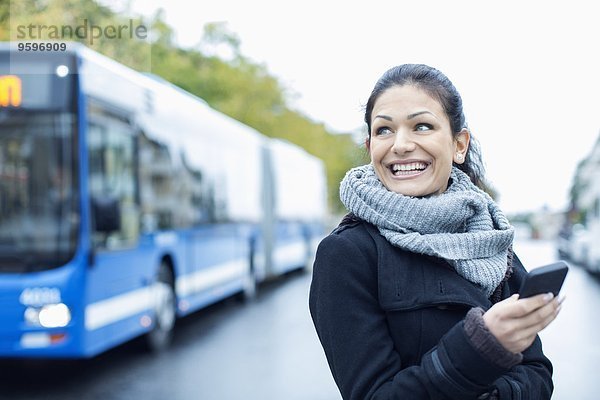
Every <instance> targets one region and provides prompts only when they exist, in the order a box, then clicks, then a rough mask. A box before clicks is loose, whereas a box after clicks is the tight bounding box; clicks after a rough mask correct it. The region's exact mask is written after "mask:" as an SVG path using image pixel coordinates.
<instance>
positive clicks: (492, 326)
mask: <svg viewBox="0 0 600 400" xmlns="http://www.w3.org/2000/svg"><path fill="white" fill-rule="evenodd" d="M563 300H564V298H561V299H559V298H553V296H552V293H547V294H540V295H537V296H533V297H529V298H526V299H519V295H518V294H515V295H512V296H511V297H509V298H507V299H505V300H502V301H500V302H498V303H496V304H494V305H493V306H492V308H490V309H489V310H488V311H487V312H486V313H485V314H483V321H484V322H485V325H486V326H487V328H488V329H489V330H490V332H491V333H492V334H493V335H494V336H495V337H496V339H498V341H499V342H500V343H501V344H502V345H503V346H504V348H506V349H507V350H509V351H511V352H513V353H520V352H522V351H523V350H525V349H527V348H528V347H529V346H531V344H532V343H533V341H534V340H535V336H536V335H537V334H538V332H540V331H541V330H542V329H544V328H545V327H546V326H548V324H550V323H551V322H552V321H554V318H556V316H557V315H558V313H559V311H560V309H561V304H562V302H563Z"/></svg>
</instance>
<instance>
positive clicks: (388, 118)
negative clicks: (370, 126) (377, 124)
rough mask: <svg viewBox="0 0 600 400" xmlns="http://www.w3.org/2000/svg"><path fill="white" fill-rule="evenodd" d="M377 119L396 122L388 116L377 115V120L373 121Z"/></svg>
mask: <svg viewBox="0 0 600 400" xmlns="http://www.w3.org/2000/svg"><path fill="white" fill-rule="evenodd" d="M377 118H383V119H385V120H388V121H390V122H393V121H394V120H393V119H392V117H390V116H388V115H376V116H375V118H373V120H375V119H377Z"/></svg>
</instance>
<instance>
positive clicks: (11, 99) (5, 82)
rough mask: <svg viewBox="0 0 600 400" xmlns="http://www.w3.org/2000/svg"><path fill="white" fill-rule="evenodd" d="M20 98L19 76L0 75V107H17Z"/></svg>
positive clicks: (19, 103)
mask: <svg viewBox="0 0 600 400" xmlns="http://www.w3.org/2000/svg"><path fill="white" fill-rule="evenodd" d="M21 100H22V89H21V78H19V77H18V76H16V75H0V107H9V106H12V107H19V106H20V105H21Z"/></svg>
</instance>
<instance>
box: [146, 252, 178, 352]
mask: <svg viewBox="0 0 600 400" xmlns="http://www.w3.org/2000/svg"><path fill="white" fill-rule="evenodd" d="M173 288H174V282H173V276H172V274H171V271H170V269H169V267H168V266H167V264H166V263H164V262H163V263H161V265H160V268H159V270H158V275H157V277H156V282H155V283H154V287H153V298H154V304H153V314H154V315H153V320H154V325H153V327H152V330H151V331H150V332H148V334H147V335H146V342H147V345H148V348H149V349H150V350H151V351H155V352H158V351H161V350H164V349H165V348H167V347H168V346H169V344H170V343H171V340H172V338H173V331H174V329H175V318H176V314H175V290H174V289H173Z"/></svg>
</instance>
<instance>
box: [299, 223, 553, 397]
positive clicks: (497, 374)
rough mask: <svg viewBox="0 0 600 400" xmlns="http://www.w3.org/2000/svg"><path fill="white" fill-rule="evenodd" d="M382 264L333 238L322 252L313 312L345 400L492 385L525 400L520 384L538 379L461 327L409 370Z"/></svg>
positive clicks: (476, 390)
mask: <svg viewBox="0 0 600 400" xmlns="http://www.w3.org/2000/svg"><path fill="white" fill-rule="evenodd" d="M376 261H377V255H376V252H375V246H369V245H368V244H367V245H364V244H361V243H355V242H354V241H352V240H349V239H348V238H347V237H344V236H343V235H338V234H335V233H334V234H332V235H330V236H328V237H327V238H326V239H324V240H323V242H321V244H320V245H319V249H318V251H317V256H316V260H315V265H314V269H313V280H312V284H311V289H310V299H309V305H310V311H311V316H312V318H313V322H314V324H315V327H316V330H317V334H318V336H319V339H320V341H321V344H322V346H323V349H324V351H325V355H326V357H327V361H328V363H329V367H330V369H331V371H332V374H333V377H334V380H335V382H336V384H337V385H338V388H339V390H340V392H341V394H342V396H343V398H344V399H352V400H354V399H356V400H359V399H360V400H365V399H398V398H402V399H457V400H458V399H460V400H465V399H476V398H477V397H478V396H479V395H481V394H482V393H483V394H485V393H487V392H489V391H490V390H491V389H492V388H494V387H497V388H498V391H499V394H500V395H501V396H500V397H499V398H500V399H513V398H514V399H519V398H526V397H519V396H516V395H515V396H513V395H512V393H513V391H514V390H515V389H514V387H515V384H516V385H519V386H520V385H521V384H523V383H524V382H525V381H526V379H527V378H528V377H531V376H533V377H534V378H535V375H536V373H535V372H534V373H533V375H531V374H529V372H524V373H521V372H520V371H518V369H519V368H515V367H513V368H512V369H506V368H502V367H499V366H497V365H495V364H494V363H493V362H490V361H489V360H488V359H487V358H486V357H484V356H482V355H481V354H480V353H479V351H477V350H476V348H475V347H474V346H473V345H472V343H471V342H470V340H469V338H468V337H467V335H466V333H465V330H464V328H463V322H459V323H458V324H456V325H455V326H454V327H453V328H451V329H450V330H449V331H448V332H447V333H446V334H445V335H444V336H443V337H442V339H441V340H440V341H439V343H438V344H437V345H436V346H435V347H434V348H433V349H431V350H430V351H429V352H428V353H426V354H425V355H424V356H423V357H422V359H421V362H420V364H419V365H413V366H404V365H403V363H402V360H401V359H400V356H399V354H398V352H397V351H395V349H394V343H393V340H392V337H391V335H390V333H389V327H388V325H387V321H386V315H385V311H384V310H383V309H382V308H381V307H380V305H379V302H378V290H377V271H376V268H377V262H376ZM520 367H522V368H524V369H525V370H526V371H529V369H528V368H531V367H530V366H527V365H523V366H520ZM535 368H537V366H536V367H534V369H535ZM541 368H542V369H544V366H541ZM542 375H543V374H542ZM536 386H537V385H536ZM509 387H510V389H507V388H509ZM505 389H506V390H505ZM522 389H523V390H529V389H528V388H526V387H522ZM508 390H511V392H509V391H508ZM517 390H518V389H517ZM484 396H485V395H484ZM482 398H484V397H482Z"/></svg>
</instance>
